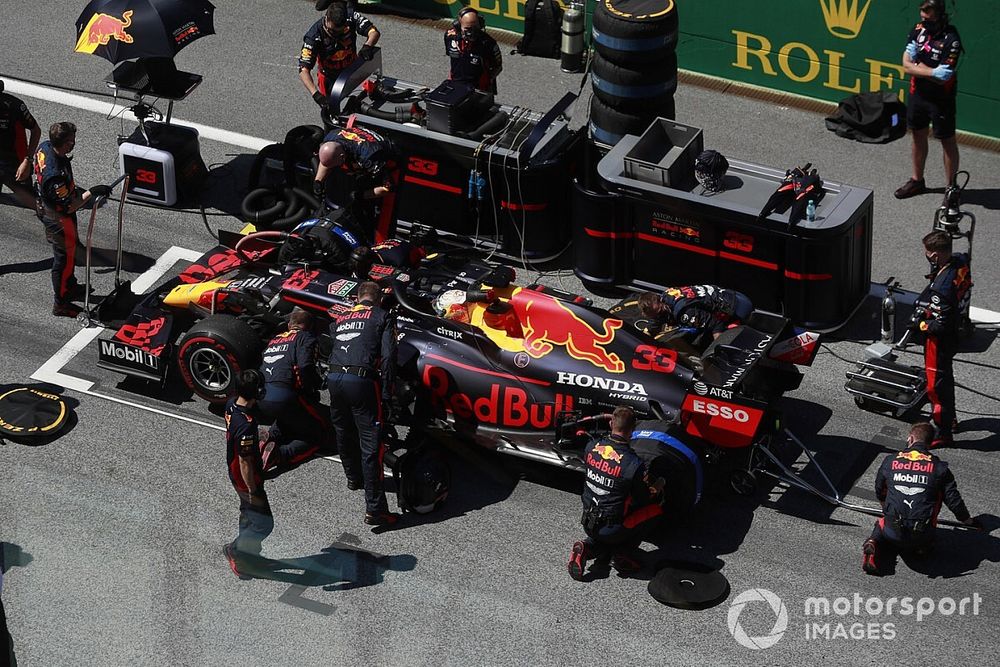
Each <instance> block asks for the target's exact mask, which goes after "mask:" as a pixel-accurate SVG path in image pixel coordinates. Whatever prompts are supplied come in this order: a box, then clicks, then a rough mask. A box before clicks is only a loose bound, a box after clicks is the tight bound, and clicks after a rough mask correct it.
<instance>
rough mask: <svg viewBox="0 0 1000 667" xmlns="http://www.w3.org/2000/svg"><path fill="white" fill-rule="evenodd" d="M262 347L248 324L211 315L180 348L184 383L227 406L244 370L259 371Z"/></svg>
mask: <svg viewBox="0 0 1000 667" xmlns="http://www.w3.org/2000/svg"><path fill="white" fill-rule="evenodd" d="M262 348H263V345H262V341H261V340H260V336H258V335H257V332H255V331H254V330H253V329H252V328H251V327H250V325H249V324H247V323H246V322H243V321H242V320H239V319H237V318H236V317H234V316H232V315H211V316H209V317H206V318H205V319H203V320H202V321H200V322H198V323H196V324H195V325H194V326H193V327H191V330H190V331H188V332H187V334H185V335H184V337H183V338H182V339H181V342H180V344H179V345H178V346H177V365H178V367H179V368H180V371H181V377H182V378H184V384H186V385H187V386H188V388H189V389H191V391H193V392H194V393H195V394H197V395H198V396H200V397H201V398H203V399H205V400H206V401H208V402H209V403H224V402H225V401H226V400H227V399H228V398H229V397H230V395H232V394H233V393H234V392H235V390H236V384H237V381H238V378H239V374H240V372H241V371H244V370H246V369H248V368H256V367H257V365H258V362H259V360H260V353H261V349H262Z"/></svg>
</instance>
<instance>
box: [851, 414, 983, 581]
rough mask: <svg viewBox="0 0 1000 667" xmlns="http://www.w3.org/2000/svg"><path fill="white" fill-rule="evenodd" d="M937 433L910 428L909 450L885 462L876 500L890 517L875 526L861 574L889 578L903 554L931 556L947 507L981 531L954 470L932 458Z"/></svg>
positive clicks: (922, 427) (922, 426)
mask: <svg viewBox="0 0 1000 667" xmlns="http://www.w3.org/2000/svg"><path fill="white" fill-rule="evenodd" d="M933 434H934V427H933V426H931V425H930V424H928V423H927V422H919V423H916V424H914V425H913V426H912V427H910V434H909V436H907V439H906V448H905V449H904V450H903V451H901V452H898V453H896V454H892V455H889V456H887V457H886V458H885V460H884V461H882V465H881V466H879V469H878V473H877V474H876V475H875V495H876V496H878V499H879V502H880V503H882V509H883V511H884V513H885V516H884V517H882V518H880V519H879V520H878V521H876V522H875V528H874V529H873V530H872V535H871V537H869V538H868V539H867V540H865V543H864V545H863V546H862V555H863V558H862V563H861V569H862V570H863V571H864V572H865V573H866V574H883V573H885V572H887V571H889V570H890V569H891V567H892V566H893V565H894V564H895V562H896V556H897V555H898V553H899V552H900V551H905V552H912V553H914V554H915V555H917V556H920V555H926V554H927V553H928V552H929V551H930V549H931V548H932V547H933V545H934V529H935V526H936V525H937V517H938V512H939V511H940V509H941V502H942V501H943V502H944V503H945V504H946V505H947V506H948V509H950V510H951V511H952V513H953V514H954V515H955V518H956V519H958V520H959V521H961V522H962V523H964V524H966V525H967V526H974V527H979V523H978V522H977V521H976V520H975V519H973V518H972V517H971V516H969V510H968V509H966V507H965V502H964V501H963V500H962V496H961V494H960V493H959V492H958V485H957V484H956V483H955V476H954V475H952V472H951V470H950V469H949V468H948V464H947V463H946V462H944V461H942V460H941V459H939V458H938V457H937V456H935V455H934V454H931V453H930V451H929V449H930V443H931V438H932V437H933Z"/></svg>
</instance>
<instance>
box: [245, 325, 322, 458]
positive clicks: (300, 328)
mask: <svg viewBox="0 0 1000 667" xmlns="http://www.w3.org/2000/svg"><path fill="white" fill-rule="evenodd" d="M312 323H313V316H312V314H311V313H309V312H308V311H305V310H303V309H301V308H298V307H296V308H295V309H294V310H292V313H291V315H290V316H289V318H288V330H287V331H284V332H282V333H280V334H278V335H277V336H275V337H274V338H272V339H271V340H270V341H269V342H268V344H267V347H266V348H265V349H264V354H263V357H264V364H263V365H262V366H261V368H260V370H261V374H262V375H263V376H264V397H263V398H262V399H261V400H260V401H259V402H258V404H257V407H258V409H259V410H260V413H261V415H262V416H263V417H264V418H265V419H267V420H268V421H273V422H274V426H273V427H272V428H271V430H270V433H269V435H268V441H269V443H268V444H269V445H270V447H267V446H266V447H265V454H268V453H269V452H271V451H275V452H280V453H281V454H282V455H281V456H280V457H279V458H277V459H276V460H275V461H274V462H273V464H272V461H271V460H270V458H271V457H267V459H268V460H266V461H265V465H264V469H265V470H267V469H268V468H270V467H271V466H272V465H276V466H278V467H279V468H280V469H286V468H291V467H294V466H295V465H298V464H299V463H301V462H303V461H306V460H308V459H310V458H312V457H313V456H314V455H316V454H317V452H318V451H319V450H321V449H322V450H324V452H325V453H326V454H333V453H334V451H335V449H336V447H335V444H334V440H333V435H332V430H331V428H330V423H329V419H328V417H327V414H328V413H327V412H326V410H324V409H323V406H322V405H321V404H320V401H319V390H320V387H319V385H320V377H319V374H318V373H317V371H316V336H315V334H313V332H312ZM289 442H298V446H297V447H296V448H295V449H294V450H293V451H289V450H288V449H283V448H280V445H281V444H283V443H289ZM289 453H290V454H292V456H291V457H290V458H289V457H287V456H286V455H287V454H289Z"/></svg>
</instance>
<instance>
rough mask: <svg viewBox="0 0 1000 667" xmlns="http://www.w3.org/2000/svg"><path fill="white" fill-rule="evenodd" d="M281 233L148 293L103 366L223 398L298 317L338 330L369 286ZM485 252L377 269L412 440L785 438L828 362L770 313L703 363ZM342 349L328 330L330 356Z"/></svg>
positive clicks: (545, 442)
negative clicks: (627, 433) (787, 396)
mask: <svg viewBox="0 0 1000 667" xmlns="http://www.w3.org/2000/svg"><path fill="white" fill-rule="evenodd" d="M268 235H272V236H273V237H278V238H279V240H280V239H285V242H286V243H287V241H288V239H289V236H288V235H287V234H281V233H279V232H260V233H255V234H250V235H249V236H244V237H241V238H239V240H238V242H235V243H234V242H233V241H234V240H235V239H228V240H227V241H228V245H223V246H218V247H216V248H214V249H212V250H211V251H209V252H208V253H206V254H205V255H204V256H203V257H202V258H201V259H199V260H198V261H197V262H195V263H194V264H192V265H191V266H189V267H187V268H186V269H185V270H184V271H183V272H182V273H181V274H180V275H179V276H178V277H176V278H174V279H172V280H170V281H168V282H166V283H165V284H163V285H162V286H160V287H159V288H157V289H155V290H154V291H153V292H152V293H150V294H148V295H146V296H144V297H143V298H142V300H141V301H140V302H139V303H138V304H137V305H136V306H135V308H134V309H133V310H132V312H131V314H130V315H129V317H128V318H127V320H126V321H125V322H124V323H123V324H122V325H121V326H120V327H118V329H117V331H116V333H115V334H114V335H113V336H112V337H111V338H108V339H103V340H101V341H100V352H99V365H100V366H102V367H105V368H110V369H113V370H115V371H118V372H121V373H124V374H126V375H133V376H139V377H144V378H147V379H151V380H157V381H162V380H163V379H164V378H165V377H166V374H167V372H168V369H169V368H171V367H173V366H174V365H175V364H176V367H177V369H178V370H179V371H180V373H181V376H182V378H183V379H184V382H185V383H186V384H187V386H188V387H190V388H191V390H192V391H193V392H194V393H195V394H197V395H198V396H200V397H202V398H204V399H206V400H208V401H212V402H221V401H223V400H225V399H226V397H227V396H228V395H229V394H230V393H231V391H232V389H233V384H234V382H235V378H236V376H237V375H238V373H239V371H240V370H241V369H243V368H247V367H253V366H256V365H258V364H259V363H260V354H261V351H262V349H263V347H264V344H265V343H266V342H267V340H268V339H269V338H270V337H271V336H272V335H273V334H275V333H276V332H278V331H279V330H280V328H281V327H282V326H284V322H285V320H286V318H287V315H288V313H290V311H291V310H292V308H293V307H295V306H300V307H302V308H305V309H308V310H310V311H312V312H314V313H315V314H316V315H317V316H318V317H319V318H320V320H321V323H320V325H318V326H317V329H322V330H323V331H325V329H326V327H325V326H323V324H322V322H324V321H329V318H330V317H332V316H335V315H336V313H337V312H338V311H341V310H346V309H348V308H350V307H351V306H352V305H353V295H354V294H355V292H356V290H357V287H358V285H359V282H360V280H361V278H359V277H358V276H357V275H351V274H346V273H336V272H333V271H330V270H328V268H327V267H326V266H325V265H324V264H323V263H322V262H315V261H309V260H308V259H306V260H301V259H300V260H299V261H297V262H295V263H282V262H281V261H279V258H280V257H281V256H282V250H283V246H282V245H281V244H275V243H272V242H270V240H269V238H268ZM296 240H297V241H301V239H296ZM477 255H478V252H477V251H475V250H471V251H469V250H468V249H466V250H464V251H463V250H457V251H456V250H451V251H444V252H440V253H434V254H431V255H428V256H426V257H424V258H423V259H421V260H420V261H419V262H417V263H415V264H410V265H406V263H405V262H401V263H400V264H403V265H401V266H389V265H383V264H374V265H372V266H371V267H370V269H369V270H368V272H367V274H366V277H369V278H371V279H375V280H377V281H380V282H381V283H382V284H384V285H385V287H386V292H387V294H388V295H389V299H388V300H389V301H391V302H393V303H394V304H395V307H396V308H397V321H398V331H399V355H398V373H397V387H396V392H395V397H394V406H395V409H394V412H395V421H396V423H398V424H399V425H403V426H409V427H410V431H411V432H412V433H414V434H417V435H420V436H425V437H429V438H434V436H435V435H436V434H438V433H440V432H441V431H450V432H453V433H455V434H457V435H459V436H461V437H463V438H465V439H470V440H473V441H475V442H478V443H480V444H483V445H486V446H489V447H493V448H497V449H500V450H501V451H504V452H507V453H510V454H514V455H517V456H521V457H525V458H529V459H535V460H540V461H545V462H548V463H552V464H556V465H559V466H562V467H567V468H574V469H580V468H582V467H583V463H582V458H581V457H582V452H583V448H584V446H585V445H586V437H585V436H586V434H587V433H588V432H589V431H593V430H600V429H601V427H604V428H606V426H607V421H606V415H607V413H608V412H610V411H611V410H612V409H613V408H614V407H615V406H617V405H621V404H626V405H630V406H632V407H633V408H634V409H635V410H636V412H637V414H638V415H639V416H640V417H644V418H649V419H656V420H660V421H662V422H667V423H672V424H674V425H675V435H676V436H677V437H679V438H682V439H684V440H685V441H689V442H697V443H700V444H704V445H706V446H709V447H719V448H727V449H733V448H737V449H738V448H746V447H750V446H751V445H753V444H754V443H755V442H757V441H758V440H759V438H760V437H761V436H762V434H763V433H764V432H766V431H767V430H768V429H770V428H772V426H771V423H772V421H773V420H770V419H769V415H770V413H771V411H772V410H773V408H774V404H775V402H776V400H777V399H778V398H780V396H781V395H782V394H784V393H785V392H787V391H791V390H794V389H795V388H797V387H798V385H799V382H800V381H801V374H800V372H799V371H798V369H797V368H796V367H795V364H809V363H811V361H812V359H813V356H814V355H815V352H816V347H817V345H816V344H817V340H818V337H817V336H816V335H815V334H811V333H808V332H806V333H802V334H798V333H796V332H795V330H793V328H792V326H791V324H790V323H789V321H788V320H787V319H785V318H783V317H781V316H779V315H776V314H773V313H766V312H760V311H758V312H754V313H753V315H752V316H751V317H750V318H749V320H748V321H747V322H746V323H745V324H744V325H742V326H739V327H736V328H734V329H730V330H728V331H726V332H724V333H723V334H722V335H721V336H720V337H719V338H718V340H716V341H714V342H713V343H712V344H711V345H710V346H709V347H708V349H707V350H706V351H705V352H704V353H703V354H701V355H700V356H695V355H690V354H683V353H678V351H677V350H675V349H674V348H672V347H671V346H670V341H665V342H664V341H658V340H656V339H654V338H652V337H650V336H649V335H647V334H646V333H644V332H643V331H641V330H640V327H639V326H638V325H634V324H633V323H632V322H628V321H626V320H625V319H622V318H616V317H612V316H610V315H609V313H608V312H607V311H605V310H602V309H600V308H597V307H594V306H593V305H592V304H591V302H590V301H589V300H588V299H586V298H583V297H581V296H576V295H572V294H567V293H564V292H561V291H558V290H554V289H552V288H550V287H546V286H543V285H537V284H534V285H527V286H518V285H516V284H515V283H514V278H515V274H514V270H513V269H511V268H510V267H507V266H503V265H497V264H493V263H490V262H487V261H485V260H483V259H481V258H479V257H477ZM408 256H410V257H412V256H413V253H408ZM317 333H320V332H319V331H318V332H317ZM329 345H330V340H329V337H328V336H327V335H325V333H323V334H322V335H321V336H320V349H321V351H322V350H324V349H325V350H328V349H329ZM324 357H325V355H324Z"/></svg>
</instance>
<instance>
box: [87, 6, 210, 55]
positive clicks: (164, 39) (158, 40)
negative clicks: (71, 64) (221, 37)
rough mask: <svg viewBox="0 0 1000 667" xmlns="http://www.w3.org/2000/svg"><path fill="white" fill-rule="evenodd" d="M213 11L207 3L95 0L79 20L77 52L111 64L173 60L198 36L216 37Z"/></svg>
mask: <svg viewBox="0 0 1000 667" xmlns="http://www.w3.org/2000/svg"><path fill="white" fill-rule="evenodd" d="M214 13H215V5H213V4H212V3H210V2H208V0H91V2H90V4H88V5H87V8H86V9H84V10H83V13H82V14H80V18H78V19H77V20H76V37H77V39H76V47H75V48H74V49H73V50H74V51H76V52H77V53H93V54H95V55H98V56H101V57H102V58H105V59H107V60H110V61H111V62H113V63H120V62H122V61H124V60H131V59H133V58H172V57H173V56H174V55H175V54H176V53H177V52H178V51H180V50H181V49H182V48H184V47H185V46H187V45H188V44H190V43H191V42H193V41H194V40H196V39H198V38H199V37H203V36H205V35H214V34H215V25H214V23H213V16H214Z"/></svg>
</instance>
